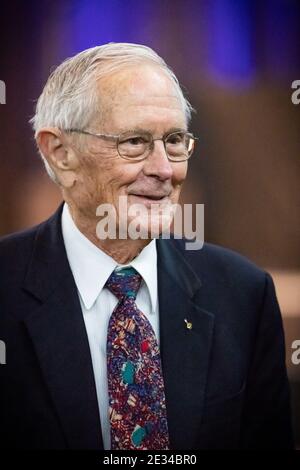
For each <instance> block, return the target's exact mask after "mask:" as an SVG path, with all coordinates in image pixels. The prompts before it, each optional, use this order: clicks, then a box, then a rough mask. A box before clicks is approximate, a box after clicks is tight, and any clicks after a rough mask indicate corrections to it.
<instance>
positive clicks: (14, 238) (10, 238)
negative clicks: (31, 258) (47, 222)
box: [0, 223, 43, 260]
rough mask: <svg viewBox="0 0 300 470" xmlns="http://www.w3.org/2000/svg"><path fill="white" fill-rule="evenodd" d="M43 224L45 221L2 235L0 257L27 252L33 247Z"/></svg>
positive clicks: (0, 238)
mask: <svg viewBox="0 0 300 470" xmlns="http://www.w3.org/2000/svg"><path fill="white" fill-rule="evenodd" d="M42 225H43V223H41V224H38V225H35V226H33V227H30V228H28V229H26V230H21V231H18V232H14V233H11V234H9V235H5V236H2V237H0V259H1V260H3V259H5V258H7V257H11V256H12V257H15V256H19V255H20V254H21V253H23V255H24V254H25V253H27V252H28V250H30V249H31V248H32V245H33V243H34V240H35V238H36V235H37V233H38V230H39V228H40V227H41V226H42Z"/></svg>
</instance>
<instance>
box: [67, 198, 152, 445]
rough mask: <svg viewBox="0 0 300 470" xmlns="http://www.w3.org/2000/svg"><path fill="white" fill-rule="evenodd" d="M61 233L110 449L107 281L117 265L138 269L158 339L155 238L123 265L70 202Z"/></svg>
mask: <svg viewBox="0 0 300 470" xmlns="http://www.w3.org/2000/svg"><path fill="white" fill-rule="evenodd" d="M62 233H63V239H64V244H65V248H66V252H67V257H68V261H69V264H70V267H71V271H72V273H73V277H74V280H75V283H76V286H77V290H78V294H79V300H80V304H81V308H82V313H83V318H84V322H85V327H86V331H87V336H88V341H89V346H90V351H91V357H92V363H93V370H94V376H95V383H96V391H97V398H98V406H99V412H100V419H101V428H102V438H103V445H104V449H110V425H109V417H108V388H107V371H106V364H107V363H106V339H107V327H108V322H109V318H110V315H111V313H112V312H113V310H114V308H115V306H116V305H117V303H118V300H117V298H116V297H115V296H114V294H112V293H111V292H110V291H109V290H108V289H107V288H104V285H105V283H106V281H107V279H108V278H109V276H110V275H111V273H112V272H113V271H114V269H115V268H117V269H118V267H124V266H132V267H134V268H135V269H136V270H137V271H138V272H139V274H140V275H141V276H142V278H143V281H142V284H141V287H140V289H139V291H138V294H137V298H136V304H137V306H138V308H139V309H140V310H141V311H142V312H143V313H144V314H145V315H146V317H147V318H148V320H149V321H150V323H151V325H152V327H153V330H154V332H155V334H156V337H157V339H158V341H159V315H158V314H159V312H158V295H157V252H156V242H155V239H154V240H152V241H151V242H150V243H149V244H148V245H147V246H146V247H145V248H144V249H143V250H142V251H141V252H140V254H139V255H138V256H137V257H136V258H135V259H134V260H132V261H131V263H130V264H128V265H120V264H118V263H117V262H116V261H115V260H114V259H113V258H111V257H110V256H109V255H107V254H106V253H104V251H102V250H100V249H99V248H98V247H96V245H94V244H93V243H92V242H91V241H90V240H89V239H88V238H86V237H85V236H84V235H83V234H82V233H81V232H80V230H79V229H78V228H77V227H76V225H75V223H74V221H73V219H72V217H71V214H70V211H69V208H68V206H67V204H64V208H63V213H62ZM84 399H85V398H84V397H82V400H84Z"/></svg>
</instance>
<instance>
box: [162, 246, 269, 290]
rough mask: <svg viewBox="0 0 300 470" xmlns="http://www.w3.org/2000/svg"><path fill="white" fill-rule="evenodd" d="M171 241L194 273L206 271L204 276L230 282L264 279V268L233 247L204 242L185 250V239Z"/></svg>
mask: <svg viewBox="0 0 300 470" xmlns="http://www.w3.org/2000/svg"><path fill="white" fill-rule="evenodd" d="M171 242H172V244H173V245H174V246H175V247H176V249H177V250H179V251H180V253H181V254H182V256H183V257H184V259H185V260H186V262H187V263H188V264H189V265H190V266H191V268H192V269H193V270H194V271H195V272H196V273H201V274H203V273H206V276H209V275H211V276H214V277H219V278H220V279H229V278H230V279H231V280H232V282H240V281H242V280H245V281H248V282H251V281H256V282H257V281H258V282H261V281H263V282H264V281H265V276H266V272H265V271H264V269H262V268H261V267H259V266H258V265H257V264H256V263H255V262H253V261H252V260H250V259H249V258H248V257H247V256H245V255H243V254H241V253H238V252H237V251H234V250H233V249H230V248H225V247H223V246H221V245H215V244H213V243H208V242H204V244H203V246H202V248H201V249H199V250H187V249H186V240H174V239H173V240H172V241H171Z"/></svg>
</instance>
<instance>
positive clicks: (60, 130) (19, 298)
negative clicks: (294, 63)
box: [0, 44, 293, 450]
mask: <svg viewBox="0 0 300 470" xmlns="http://www.w3.org/2000/svg"><path fill="white" fill-rule="evenodd" d="M190 114H191V106H190V104H189V103H188V102H187V100H186V99H185V98H184V96H183V93H182V91H181V89H180V86H179V84H178V81H177V79H176V77H175V76H174V74H173V73H172V71H171V70H170V69H169V68H168V67H167V65H166V64H165V62H164V61H163V60H162V59H161V58H160V57H159V56H158V55H157V54H156V53H155V52H154V51H152V50H151V49H150V48H148V47H145V46H141V45H135V44H107V45H104V46H100V47H95V48H92V49H89V50H86V51H83V52H81V53H80V54H78V55H76V56H75V57H72V58H70V59H68V60H66V61H65V62H63V63H62V64H61V65H60V66H59V67H58V68H57V69H56V70H55V71H54V72H53V73H52V74H51V76H50V77H49V79H48V82H47V84H46V86H45V88H44V90H43V92H42V94H41V96H40V98H39V100H38V103H37V107H36V114H35V116H34V118H33V119H32V122H33V126H34V129H35V136H36V140H37V144H38V147H39V150H40V153H41V155H42V158H43V159H44V162H45V165H46V168H47V171H48V173H49V175H50V176H51V178H52V179H53V180H54V181H55V182H56V183H57V184H58V185H59V187H60V188H61V192H62V196H63V199H64V204H63V205H62V206H61V207H60V208H59V209H58V211H57V212H56V213H55V214H54V215H53V216H52V217H51V218H50V219H49V220H47V221H46V222H44V223H42V224H40V225H39V226H37V227H34V228H32V229H30V230H27V231H25V232H22V233H18V234H14V235H11V236H8V237H6V238H4V239H2V241H1V243H0V256H1V263H0V273H1V283H0V289H1V296H0V299H1V314H0V327H1V329H0V332H1V340H3V341H4V342H5V344H6V350H7V364H6V365H5V366H1V383H0V387H1V393H2V396H1V402H0V409H1V433H2V435H1V445H2V446H4V447H6V448H34V449H41V448H47V449H49V448H51V449H53V448H56V449H65V448H68V449H103V448H104V449H144V450H157V449H163V450H164V449H212V448H234V449H238V448H291V447H292V445H293V443H292V433H291V425H290V409H289V388H288V381H287V375H286V368H285V360H284V336H283V330H282V322H281V316H280V311H279V307H278V303H277V300H276V295H275V292H274V285H273V282H272V279H271V277H270V276H269V275H268V274H267V273H266V272H264V271H262V270H261V269H259V268H258V267H256V266H254V265H253V264H252V263H251V262H250V261H248V260H246V259H245V258H243V257H241V256H240V255H238V254H236V253H234V252H231V251H229V250H226V249H223V248H220V247H216V246H213V245H210V244H204V246H203V248H202V249H201V250H198V251H195V250H194V251H191V250H186V249H185V243H184V240H181V239H174V237H173V238H171V239H162V237H160V238H159V236H157V237H154V238H153V239H151V237H150V233H151V227H152V226H153V224H156V227H157V229H156V230H157V232H158V235H159V234H161V233H162V231H163V229H164V224H163V222H162V218H161V217H160V215H161V214H160V215H155V213H154V215H153V214H152V212H151V210H152V207H153V206H154V207H155V208H159V209H161V213H162V214H166V213H167V208H168V207H169V206H170V205H172V204H176V203H177V201H178V198H179V195H180V190H181V186H182V184H183V182H184V180H185V178H186V175H187V167H188V158H189V157H190V156H191V154H192V152H193V149H194V142H195V138H194V137H193V135H192V134H190V133H189V132H188V124H189V119H190ZM121 197H123V198H125V199H126V201H127V206H126V207H127V209H126V211H125V214H124V213H122V214H121V212H122V210H120V206H119V201H120V199H121ZM103 204H105V208H107V207H112V208H114V209H115V219H114V221H115V224H116V227H115V228H116V230H115V231H112V232H113V233H116V236H111V235H112V232H111V233H109V234H108V236H107V237H104V236H102V237H100V236H99V233H98V230H97V227H98V224H99V220H103V217H104V212H101V207H102V208H103ZM137 204H138V205H139V206H140V207H142V208H144V209H145V211H144V213H143V215H141V216H140V217H138V216H137V218H138V220H137V221H136V220H135V223H136V222H137V225H138V226H139V227H140V228H142V231H143V233H144V235H145V233H146V234H148V235H149V236H146V237H145V236H140V237H135V236H131V237H130V236H126V237H124V236H120V219H121V215H122V216H125V219H126V220H127V221H129V222H130V221H133V219H134V218H133V216H132V212H131V208H133V207H135V206H136V205H137ZM99 207H100V212H99ZM145 213H146V214H149V217H145ZM159 213H160V211H158V212H156V214H159ZM99 214H101V215H99ZM167 218H168V217H167ZM171 219H172V216H170V218H169V220H168V223H169V224H170V223H171ZM123 235H124V234H123ZM126 235H128V233H127V232H126Z"/></svg>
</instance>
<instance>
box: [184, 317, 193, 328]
mask: <svg viewBox="0 0 300 470" xmlns="http://www.w3.org/2000/svg"><path fill="white" fill-rule="evenodd" d="M184 321H185V323H186V327H187V329H188V330H191V329H192V328H193V323H192V322H190V321H187V319H186V318H185V319H184Z"/></svg>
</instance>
